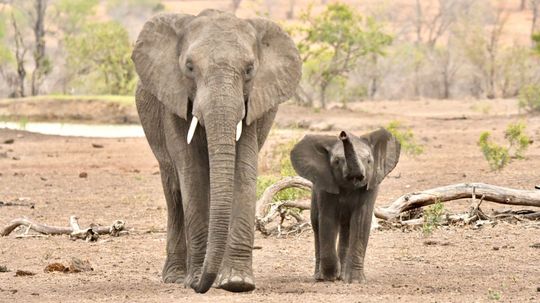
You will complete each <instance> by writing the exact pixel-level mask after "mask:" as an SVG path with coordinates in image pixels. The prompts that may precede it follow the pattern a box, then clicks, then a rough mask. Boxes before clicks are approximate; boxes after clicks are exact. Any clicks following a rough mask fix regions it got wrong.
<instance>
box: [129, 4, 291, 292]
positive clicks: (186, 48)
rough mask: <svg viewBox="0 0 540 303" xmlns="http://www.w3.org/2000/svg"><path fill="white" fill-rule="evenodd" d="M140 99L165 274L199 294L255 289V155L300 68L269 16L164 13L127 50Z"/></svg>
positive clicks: (138, 101) (138, 98) (282, 32)
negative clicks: (163, 204)
mask: <svg viewBox="0 0 540 303" xmlns="http://www.w3.org/2000/svg"><path fill="white" fill-rule="evenodd" d="M132 59H133V62H134V63H135V68H136V70H137V73H138V74H139V77H140V83H139V85H138V87H137V92H136V103H137V109H138V112H139V116H140V119H141V124H142V126H143V128H144V132H145V134H146V138H147V140H148V143H149V144H150V147H151V148H152V151H153V153H154V155H155V157H156V158H157V160H158V162H159V166H160V171H161V179H162V183H163V189H164V192H165V198H166V200H167V211H168V222H167V259H166V261H165V266H164V268H163V280H164V281H165V282H169V283H182V282H183V283H185V285H187V286H190V287H192V288H193V289H195V291H196V292H199V293H204V292H206V291H208V289H209V288H210V287H211V286H212V284H213V283H214V282H216V285H217V286H218V287H220V288H223V289H226V290H229V291H250V290H253V289H254V288H255V283H254V280H253V270H252V248H253V239H254V222H255V200H256V183H257V156H258V151H259V150H260V148H261V146H262V145H263V143H264V141H265V139H266V137H267V135H268V132H269V131H270V128H271V125H272V123H273V120H274V117H275V115H276V112H277V107H278V105H279V103H281V102H283V101H285V100H287V99H288V98H290V97H291V95H292V94H293V92H294V90H295V88H296V86H297V85H298V82H299V80H300V77H301V60H300V57H299V54H298V50H297V49H296V47H295V45H294V42H293V41H292V40H291V38H290V37H289V36H288V35H287V34H286V33H285V32H284V31H283V30H282V29H281V28H280V27H279V26H278V25H277V24H275V23H273V22H271V21H268V20H265V19H239V18H236V17H235V16H233V15H231V14H228V13H224V12H220V11H216V10H205V11H203V12H201V13H200V14H199V15H198V16H192V15H183V14H161V15H158V16H155V17H153V18H152V19H150V20H149V21H148V22H146V24H145V25H144V27H143V29H142V31H141V33H140V34H139V37H138V39H137V42H136V45H135V49H134V51H133V54H132Z"/></svg>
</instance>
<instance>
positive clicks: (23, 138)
mask: <svg viewBox="0 0 540 303" xmlns="http://www.w3.org/2000/svg"><path fill="white" fill-rule="evenodd" d="M520 119H523V120H525V121H526V122H527V124H528V133H529V135H530V136H531V137H532V139H533V140H534V141H535V143H533V144H532V145H531V146H530V148H529V149H528V151H527V153H526V156H527V158H526V159H525V160H521V161H514V162H512V163H511V164H510V165H509V166H508V167H506V168H505V169H504V170H503V171H502V172H500V173H495V172H491V171H490V170H489V168H488V165H487V162H486V161H485V160H484V159H483V158H482V155H481V153H480V151H479V148H478V147H477V145H476V141H477V140H478V137H479V135H480V132H482V131H484V130H489V131H492V133H493V134H494V136H495V138H496V139H498V140H502V139H503V130H504V129H505V128H506V125H507V124H508V123H510V122H515V121H518V120H520ZM392 120H399V121H401V122H402V123H403V124H404V125H407V126H410V127H411V128H412V130H413V132H414V134H415V136H416V138H417V140H418V142H419V143H421V144H423V145H424V148H425V151H424V153H423V154H421V155H419V156H416V157H412V156H408V155H402V158H401V161H400V163H399V164H398V166H397V167H396V169H395V170H394V171H393V172H392V173H391V174H390V175H389V177H388V178H387V179H385V181H384V182H383V183H382V187H381V191H380V194H379V198H378V201H377V204H378V205H385V204H388V203H390V202H391V201H392V200H393V199H395V198H397V197H399V196H400V195H402V194H405V193H407V192H410V191H415V190H422V189H427V188H431V187H436V186H442V185H447V184H451V183H460V182H485V183H491V184H496V185H501V186H508V187H514V188H521V189H532V188H533V187H534V185H535V184H540V116H531V115H527V116H521V115H519V113H518V110H517V107H516V101H515V100H495V101H438V100H421V101H409V102H363V103H358V104H354V106H353V108H352V110H342V109H334V110H332V111H321V112H314V111H311V110H306V109H303V108H298V107H294V106H283V107H282V108H281V110H280V113H279V115H278V118H277V121H276V126H277V127H276V128H275V129H274V130H273V131H272V133H271V135H270V137H269V141H268V142H267V144H266V146H265V148H264V150H263V151H262V155H261V163H260V166H261V170H263V171H264V170H265V165H268V163H267V162H268V161H267V160H265V159H267V158H268V156H269V155H271V154H272V150H273V149H274V148H275V147H276V144H277V142H284V141H287V140H290V139H293V138H300V137H301V136H302V135H303V134H305V133H312V132H313V131H312V130H309V129H305V128H299V127H298V126H306V125H311V126H310V127H311V129H328V128H331V129H332V130H331V131H328V132H327V133H331V134H336V135H337V133H338V131H339V130H341V129H349V130H352V131H353V132H355V133H358V134H360V133H362V132H365V131H368V130H370V129H373V128H375V127H377V126H380V125H385V124H387V123H388V122H389V121H392ZM10 138H12V139H14V140H15V141H14V143H13V144H0V173H1V175H0V200H1V201H4V202H8V201H16V200H18V199H19V200H20V201H19V202H21V203H34V204H35V206H34V208H30V207H28V206H1V205H0V226H2V225H4V224H6V223H7V222H9V221H10V220H12V219H14V218H16V217H21V216H27V217H29V218H32V219H34V220H36V221H39V222H43V223H47V224H50V225H60V226H62V225H66V226H67V224H68V218H69V216H70V215H77V216H79V217H80V223H81V225H87V224H89V223H98V224H102V225H106V224H110V223H111V222H113V221H114V220H116V219H123V220H126V221H127V224H128V226H129V228H132V229H133V230H132V231H131V233H130V234H129V235H125V236H121V237H118V238H109V237H107V236H104V237H102V238H101V239H102V240H105V241H100V242H97V243H85V242H83V241H71V240H70V239H69V238H68V237H64V236H55V237H40V238H23V239H18V238H15V235H11V236H8V237H2V238H0V266H2V265H3V266H6V267H7V268H8V269H9V270H10V272H6V273H0V302H165V301H170V300H174V301H175V302H176V301H178V302H280V303H281V302H398V301H399V302H489V301H492V300H500V301H503V302H540V289H538V288H539V287H540V249H538V248H533V247H531V245H532V244H534V243H538V242H540V226H539V225H538V224H537V223H536V224H534V223H519V224H507V223H499V224H497V225H495V226H494V227H483V228H480V229H472V228H470V227H448V228H441V229H438V230H435V231H434V233H433V234H432V235H431V236H428V237H425V236H423V235H422V232H421V231H419V230H414V231H409V232H404V231H401V230H385V231H375V232H373V233H372V234H371V239H370V244H369V247H368V254H367V257H366V277H367V279H368V282H367V284H363V285H345V284H343V283H341V282H336V283H315V282H314V281H313V278H312V273H313V263H314V257H313V255H314V252H313V250H314V249H313V239H312V237H313V235H312V234H311V233H309V232H306V233H304V234H302V235H300V236H294V237H288V238H275V237H269V238H265V237H263V236H261V235H260V234H259V233H257V234H256V240H255V245H256V246H260V247H261V248H260V249H257V250H254V265H253V267H254V271H255V278H256V284H257V289H256V290H255V291H253V292H251V293H246V294H233V293H228V292H225V291H222V290H218V289H212V290H211V291H209V292H208V293H207V294H205V295H198V294H195V293H194V292H193V291H192V290H191V289H184V288H183V286H180V285H171V284H163V283H162V282H161V277H160V274H161V267H162V265H163V262H164V259H165V239H166V235H165V233H164V232H163V231H164V229H165V226H166V220H165V218H166V208H165V201H164V197H163V194H162V189H161V183H160V177H159V173H158V167H157V163H156V161H155V159H154V158H153V155H152V154H151V152H150V149H149V147H148V146H147V143H146V141H145V139H144V138H130V139H101V138H94V139H92V138H74V137H70V138H67V137H58V136H44V135H39V134H32V133H27V132H20V131H11V130H4V129H1V130H0V143H1V142H4V141H5V140H6V139H10ZM92 143H97V144H101V145H103V148H94V147H92ZM81 172H86V173H87V177H86V178H80V177H79V174H80V173H81ZM467 205H468V202H467V201H461V202H458V203H455V202H452V203H450V204H446V209H447V210H449V211H458V210H463V209H465V208H466V206H467ZM492 208H497V209H499V208H502V206H500V205H496V204H490V203H487V202H486V203H485V204H483V209H484V211H487V212H489V211H490V210H491V209H492ZM305 215H306V216H307V215H308V214H305ZM427 239H430V240H435V241H437V242H438V243H440V244H441V245H426V244H425V243H424V242H425V241H426V240H427ZM443 244H444V245H443ZM71 257H77V258H80V259H86V260H88V261H89V262H90V263H91V264H92V266H93V267H94V271H92V272H85V273H72V274H63V273H45V272H44V271H43V269H44V268H45V266H46V265H47V264H49V263H53V262H67V261H69V260H70V259H71ZM20 269H22V270H29V271H32V272H34V273H36V275H34V276H23V277H16V276H15V271H16V270H20Z"/></svg>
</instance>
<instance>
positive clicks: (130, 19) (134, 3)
mask: <svg viewBox="0 0 540 303" xmlns="http://www.w3.org/2000/svg"><path fill="white" fill-rule="evenodd" d="M106 5H107V7H106V8H107V14H108V15H109V16H110V17H111V18H113V20H115V21H117V22H118V23H120V24H122V25H123V26H124V27H125V28H126V29H127V31H128V33H129V36H130V37H131V38H132V39H135V38H136V36H137V34H138V33H139V31H140V29H141V28H140V27H141V26H142V23H144V21H146V20H147V19H148V18H150V16H152V15H153V14H156V13H158V12H161V11H163V10H165V6H164V5H163V4H162V3H161V1H160V0H108V1H107V4H106Z"/></svg>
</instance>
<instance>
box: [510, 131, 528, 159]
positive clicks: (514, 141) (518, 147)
mask: <svg viewBox="0 0 540 303" xmlns="http://www.w3.org/2000/svg"><path fill="white" fill-rule="evenodd" d="M526 127H527V125H525V123H524V122H517V123H510V124H508V126H507V127H506V131H505V132H504V138H506V140H508V143H509V144H510V146H509V147H508V150H509V151H510V152H512V150H513V151H514V152H513V156H512V157H514V158H517V159H523V158H524V156H523V153H525V151H526V150H527V148H528V147H529V144H530V139H529V137H528V136H527V134H525V128H526Z"/></svg>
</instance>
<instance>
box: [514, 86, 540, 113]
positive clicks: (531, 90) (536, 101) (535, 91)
mask: <svg viewBox="0 0 540 303" xmlns="http://www.w3.org/2000/svg"><path fill="white" fill-rule="evenodd" d="M518 106H519V108H520V109H524V110H525V111H527V112H540V85H538V84H530V85H525V86H523V87H522V88H521V90H520V91H519V98H518Z"/></svg>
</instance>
